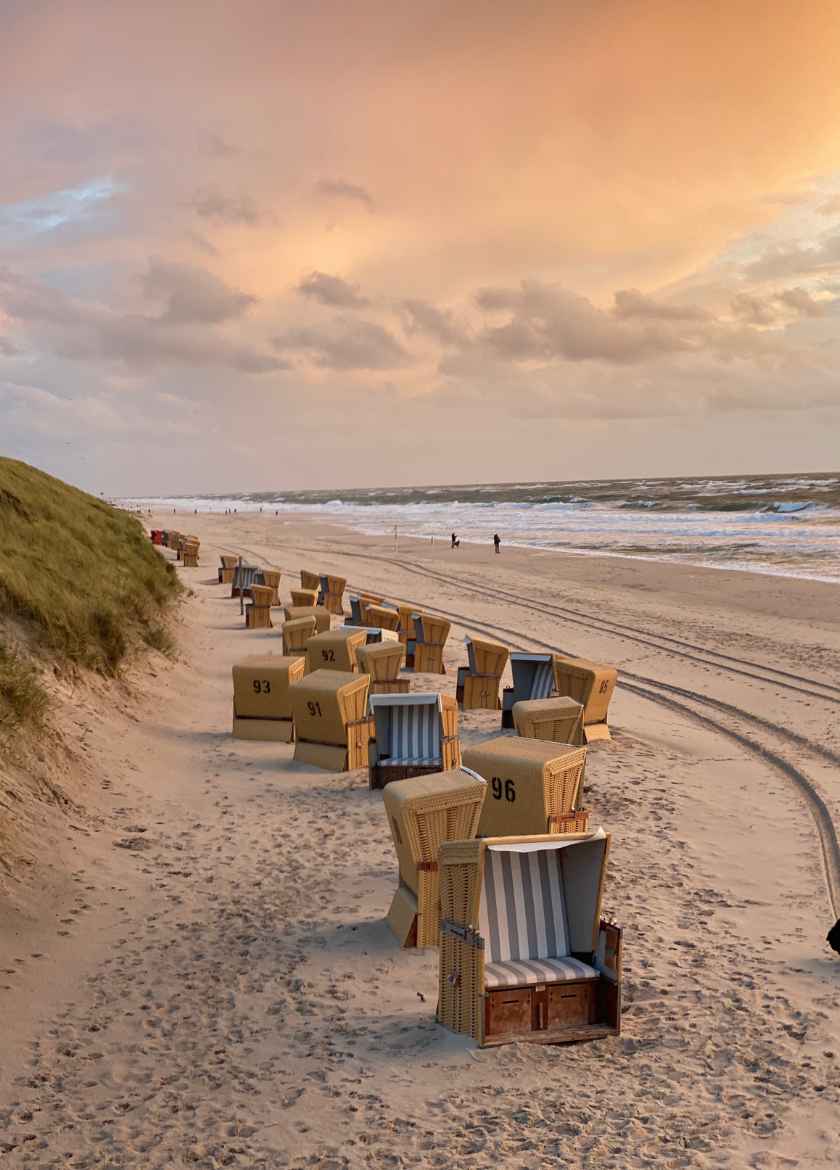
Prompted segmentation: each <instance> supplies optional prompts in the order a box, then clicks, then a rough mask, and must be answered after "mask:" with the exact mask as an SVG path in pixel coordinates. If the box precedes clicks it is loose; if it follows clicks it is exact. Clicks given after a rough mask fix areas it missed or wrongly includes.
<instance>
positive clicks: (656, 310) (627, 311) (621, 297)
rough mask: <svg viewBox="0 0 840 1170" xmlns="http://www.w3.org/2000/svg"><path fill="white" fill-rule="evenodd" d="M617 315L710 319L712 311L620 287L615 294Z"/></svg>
mask: <svg viewBox="0 0 840 1170" xmlns="http://www.w3.org/2000/svg"><path fill="white" fill-rule="evenodd" d="M614 312H615V316H616V317H621V318H624V319H625V320H629V319H631V318H635V319H636V320H643V321H708V320H709V318H710V317H711V313H709V311H708V310H707V309H702V308H700V307H699V306H697V305H674V304H670V305H669V304H662V303H661V302H660V301H655V300H654V299H653V298H652V297H648V296H645V295H644V293H641V292H639V290H638V289H636V288H627V289H620V290H619V291H618V292H617V293H616V294H615V310H614Z"/></svg>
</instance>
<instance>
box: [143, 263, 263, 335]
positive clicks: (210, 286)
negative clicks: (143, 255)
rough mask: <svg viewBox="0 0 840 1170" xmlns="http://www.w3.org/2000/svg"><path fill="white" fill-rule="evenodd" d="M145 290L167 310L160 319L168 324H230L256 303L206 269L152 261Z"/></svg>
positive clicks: (254, 298)
mask: <svg viewBox="0 0 840 1170" xmlns="http://www.w3.org/2000/svg"><path fill="white" fill-rule="evenodd" d="M142 284H143V291H144V292H145V294H146V296H147V297H149V298H150V299H152V300H162V301H163V302H164V303H165V308H164V310H163V313H162V314H161V316H160V318H159V320H160V321H161V322H163V323H165V324H168V325H188V324H208V325H216V324H219V323H220V322H222V321H230V320H233V319H234V318H236V317H241V316H242V314H243V313H244V312H245V311H246V310H247V309H249V308H250V307H251V306H252V305H254V304H256V297H252V296H250V295H249V294H248V293H243V292H239V291H238V290H237V289H232V288H230V287H229V286H228V285H226V284H225V282H224V281H223V280H220V279H219V278H218V277H217V276H214V275H213V274H212V273H210V272H207V271H206V270H205V269H203V268H193V267H191V266H189V265H187V264H173V263H171V262H170V261H165V260H152V261H151V262H150V264H149V268H148V271H147V272H146V274H145V276H144V277H143V278H142Z"/></svg>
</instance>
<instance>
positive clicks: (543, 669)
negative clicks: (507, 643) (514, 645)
mask: <svg viewBox="0 0 840 1170" xmlns="http://www.w3.org/2000/svg"><path fill="white" fill-rule="evenodd" d="M510 669H511V673H512V675H513V686H512V687H505V689H504V691H503V692H502V728H503V729H505V728H511V727H513V706H514V703H521V702H524V701H525V700H527V699H547V698H548V697H549V695H550V694H551V692H552V690H553V689H554V659H553V657H552V655H551V654H527V653H525V652H524V651H520V650H513V651H511V655H510Z"/></svg>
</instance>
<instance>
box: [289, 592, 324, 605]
mask: <svg viewBox="0 0 840 1170" xmlns="http://www.w3.org/2000/svg"><path fill="white" fill-rule="evenodd" d="M291 598H292V605H293V606H294V607H295V608H296V609H303V608H304V606H307V607H308V606H310V605H316V604H317V601H318V590H317V589H292V590H291Z"/></svg>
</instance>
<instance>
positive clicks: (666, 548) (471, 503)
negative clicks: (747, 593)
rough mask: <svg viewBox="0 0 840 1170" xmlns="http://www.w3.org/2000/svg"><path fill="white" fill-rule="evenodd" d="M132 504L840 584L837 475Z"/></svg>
mask: <svg viewBox="0 0 840 1170" xmlns="http://www.w3.org/2000/svg"><path fill="white" fill-rule="evenodd" d="M120 502H121V503H122V504H124V505H127V506H132V507H138V506H140V507H143V506H152V507H158V508H163V507H166V508H172V507H174V508H178V509H179V510H182V511H196V510H198V511H199V512H216V513H224V512H226V511H228V510H234V509H236V510H237V511H239V512H260V511H262V512H264V513H265V512H268V513H272V512H276V513H277V514H278V515H283V516H289V515H294V514H296V513H316V514H320V515H322V516H323V518H324V519H328V520H330V521H332V522H335V523H340V524H345V525H347V526H348V527H351V528H353V529H355V530H357V531H360V532H364V533H366V534H369V535H386V534H391V533H392V532H393V531H394V529H395V528H396V529H397V532H398V533H399V535H401V536H407V537H417V538H420V539H424V538H425V539H443V540H447V541H448V540H449V535H450V533H451V532H453V531H454V532H456V533H457V535H458V537H459V538H460V539H461V540H462V541H464V542H465V543H482V542H484V543H488V542H489V541H490V540H491V539H492V534H493V533H494V532H499V534H500V536H501V538H502V544H503V546H504V545H512V546H517V547H527V548H536V549H544V550H550V551H554V552H563V553H569V554H573V555H600V556H618V557H631V558H640V559H645V560H656V561H673V562H679V563H684V564H696V565H702V566H705V567H712V568H719V569H731V570H747V571H751V572H759V573H767V574H772V575H778V576H786V577H799V578H803V579H808V580H821V581H831V582H840V473H838V472H819V473H799V474H787V475H759V476H702V477H673V478H661V477H646V478H638V479H618V480H604V479H587V480H571V481H544V480H543V481H535V482H524V481H517V482H512V483H486V484H454V485H446V484H441V485H430V486H419V487H382V488H352V489H346V490H336V489H319V490H306V489H302V490H294V491H293V490H276V491H271V490H268V491H233V492H226V493H201V492H196V493H195V494H190V495H186V494H184V495H177V494H172V495H165V496H147V497H133V498H130V499H124V500H121V501H120Z"/></svg>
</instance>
